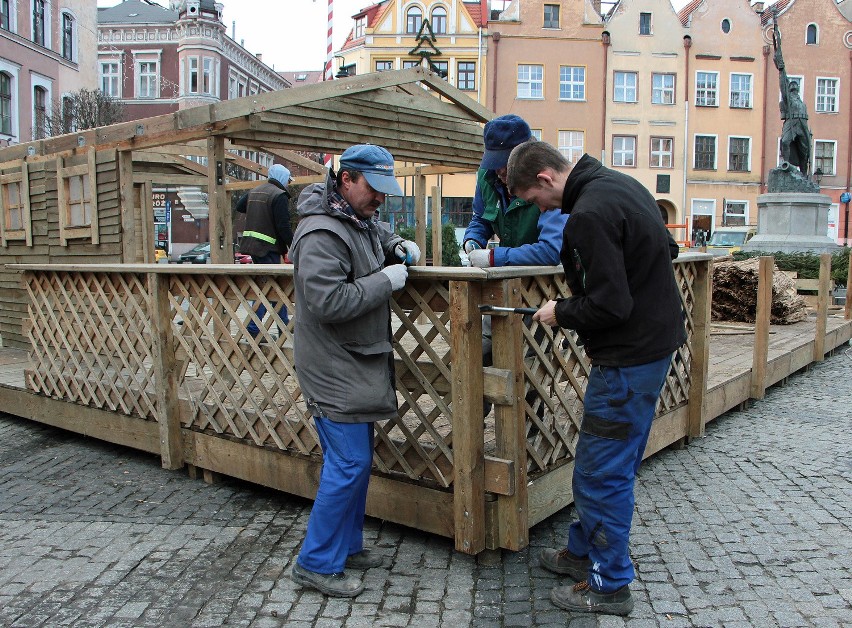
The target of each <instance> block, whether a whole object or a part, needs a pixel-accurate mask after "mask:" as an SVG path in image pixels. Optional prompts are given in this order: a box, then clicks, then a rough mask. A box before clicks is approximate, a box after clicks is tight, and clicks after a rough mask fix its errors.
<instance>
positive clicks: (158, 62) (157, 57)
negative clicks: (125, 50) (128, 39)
mask: <svg viewBox="0 0 852 628" xmlns="http://www.w3.org/2000/svg"><path fill="white" fill-rule="evenodd" d="M162 52H163V51H162V50H131V53H132V54H133V75H134V81H133V95H134V97H136V98H138V99H140V100H152V99H155V98H159V97H160V72H161V69H162ZM143 63H153V64H154V74H153V78H154V83H153V93H152V94H145V95H143V94H142V91H143V90H142V64H143ZM151 76H152V75H151V74H150V73H146V74H145V77H146V78H147V79H148V82H149V88H150V87H151V85H150V78H151Z"/></svg>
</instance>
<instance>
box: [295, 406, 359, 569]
mask: <svg viewBox="0 0 852 628" xmlns="http://www.w3.org/2000/svg"><path fill="white" fill-rule="evenodd" d="M314 424H315V425H316V428H317V434H318V435H319V439H320V446H321V447H322V455H323V462H322V471H321V473H320V484H319V490H318V491H317V498H316V501H314V507H313V509H312V510H311V516H310V518H309V519H308V530H307V533H306V534H305V541H304V543H303V544H302V551H301V553H300V554H299V558H298V563H299V565H301V566H302V567H304V568H305V569H308V570H310V571H314V572H317V573H322V574H332V573H340V572H342V571H343V570H344V567H345V566H346V559H347V558H348V557H349V556H350V555H351V554H357V553H358V552H360V551H361V550H362V549H364V509H365V507H366V504H367V487H368V485H369V484H370V468H371V467H372V464H373V424H372V423H337V422H335V421H332V420H331V419H326V418H314Z"/></svg>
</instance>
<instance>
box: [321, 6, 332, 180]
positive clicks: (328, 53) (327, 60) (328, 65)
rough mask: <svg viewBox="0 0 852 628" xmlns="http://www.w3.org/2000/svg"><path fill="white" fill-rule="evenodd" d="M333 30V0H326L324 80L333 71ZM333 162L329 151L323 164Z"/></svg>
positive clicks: (327, 78)
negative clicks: (326, 23)
mask: <svg viewBox="0 0 852 628" xmlns="http://www.w3.org/2000/svg"><path fill="white" fill-rule="evenodd" d="M333 31H334V0H328V34H327V39H326V57H325V73H324V75H323V80H324V81H333V80H334V73H333V72H332V71H331V66H332V61H333V60H334V55H333V51H332V47H333V43H332V39H331V35H332V32H333ZM333 163H334V156H333V155H332V154H331V153H326V154H325V160H324V164H325V167H326V168H331V166H332V165H333Z"/></svg>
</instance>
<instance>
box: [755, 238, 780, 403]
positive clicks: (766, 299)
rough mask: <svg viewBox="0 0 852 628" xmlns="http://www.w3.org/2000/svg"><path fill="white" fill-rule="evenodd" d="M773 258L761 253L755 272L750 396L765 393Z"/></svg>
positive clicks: (761, 396)
mask: <svg viewBox="0 0 852 628" xmlns="http://www.w3.org/2000/svg"><path fill="white" fill-rule="evenodd" d="M774 267H775V258H774V257H772V256H771V255H761V257H760V262H759V266H758V274H757V310H756V312H755V322H754V328H755V329H754V350H753V352H752V362H751V398H752V399H763V397H764V395H765V394H766V363H767V359H768V357H769V321H770V317H771V315H772V274H773V269H774Z"/></svg>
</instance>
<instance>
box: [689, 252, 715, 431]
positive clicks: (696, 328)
mask: <svg viewBox="0 0 852 628" xmlns="http://www.w3.org/2000/svg"><path fill="white" fill-rule="evenodd" d="M711 264H712V262H711V261H709V260H697V261H695V281H694V283H693V285H692V290H693V295H694V298H695V300H694V306H693V309H692V346H691V350H692V360H691V361H690V364H689V401H688V402H687V403H688V408H689V432H688V436H689V437H690V438H696V437H699V436H703V435H704V423H705V421H706V419H705V417H706V416H707V414H706V410H705V408H704V397H705V395H706V394H707V380H708V375H709V362H710V320H711V313H710V310H711V308H710V306H711V300H712V285H711V284H712V272H711Z"/></svg>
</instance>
